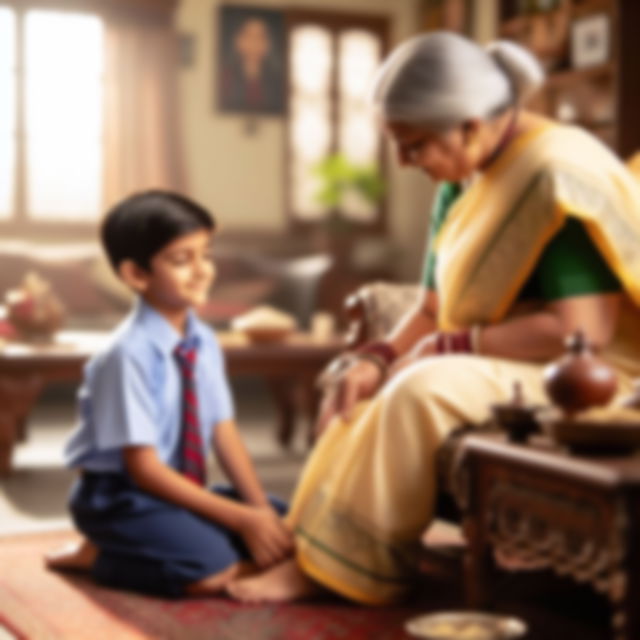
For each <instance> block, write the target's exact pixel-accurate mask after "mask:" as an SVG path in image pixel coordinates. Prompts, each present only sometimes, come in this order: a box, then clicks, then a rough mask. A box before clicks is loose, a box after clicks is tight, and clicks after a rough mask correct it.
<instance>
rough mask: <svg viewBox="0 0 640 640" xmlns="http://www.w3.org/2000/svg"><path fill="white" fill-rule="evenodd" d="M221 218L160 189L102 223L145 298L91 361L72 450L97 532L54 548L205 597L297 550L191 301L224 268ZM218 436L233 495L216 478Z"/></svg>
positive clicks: (129, 279)
mask: <svg viewBox="0 0 640 640" xmlns="http://www.w3.org/2000/svg"><path fill="white" fill-rule="evenodd" d="M214 227H215V223H214V220H213V219H212V217H211V215H210V214H209V213H208V212H207V211H206V210H205V209H203V208H202V207H200V206H199V205H197V204H196V203H194V202H192V201H190V200H188V199H187V198H184V197H182V196H179V195H177V194H173V193H168V192H163V191H149V192H145V193H141V194H137V195H134V196H132V197H130V198H128V199H126V200H124V201H123V202H121V203H120V204H118V205H116V206H115V207H114V208H113V209H112V210H111V211H109V213H108V214H107V216H106V219H105V220H104V223H103V226H102V230H101V239H102V243H103V246H104V248H105V250H106V253H107V255H108V257H109V260H110V262H111V265H112V266H113V268H114V269H115V271H116V273H117V274H118V275H119V277H120V278H121V279H122V280H123V281H124V282H125V283H126V284H127V285H128V286H129V287H130V288H131V289H132V290H133V291H134V292H135V293H137V294H138V295H137V302H136V305H135V307H134V309H133V311H132V313H131V315H130V316H129V317H128V318H127V319H126V320H124V322H123V323H122V324H121V325H120V326H119V327H118V328H117V329H116V330H115V332H114V333H113V336H112V339H111V340H110V343H109V345H108V346H107V347H106V348H105V349H104V350H103V351H102V352H101V353H99V354H98V355H97V356H95V357H94V358H92V360H91V361H90V362H89V364H88V365H87V367H86V369H85V377H84V383H83V385H82V387H81V389H80V392H79V410H80V423H79V426H78V428H77V429H76V431H75V432H74V433H73V434H72V436H71V438H70V440H69V442H68V443H67V446H66V450H65V457H66V462H67V464H68V465H69V466H72V467H75V468H78V469H79V470H80V472H81V475H80V478H79V480H78V482H77V483H76V486H75V487H74V489H73V491H72V495H71V500H70V507H71V512H72V515H73V518H74V521H75V523H76V526H77V527H78V528H79V529H80V531H82V533H84V534H85V536H86V538H87V539H86V540H85V541H83V542H82V543H81V544H79V545H76V546H75V547H73V548H68V549H65V550H61V551H59V552H56V553H52V554H50V555H49V557H48V559H47V563H48V565H49V567H51V568H56V569H80V570H89V571H92V572H93V574H94V576H95V578H96V579H97V580H98V581H99V582H101V583H103V584H106V585H108V586H112V587H116V588H124V589H132V590H136V591H141V592H146V593H154V594H159V595H168V596H181V595H205V594H211V593H217V592H219V591H221V590H222V589H223V588H224V587H225V585H226V584H227V583H228V581H229V580H231V579H232V578H234V577H236V576H237V575H238V573H239V571H240V568H241V566H242V563H243V561H246V560H247V559H249V558H253V560H254V561H255V563H256V564H257V565H258V566H260V567H266V566H269V565H271V564H273V563H274V562H276V561H278V560H280V559H282V558H283V557H285V556H286V555H287V554H288V553H290V551H291V545H292V538H291V534H290V532H289V531H288V530H287V529H286V528H285V526H284V524H283V523H282V521H281V520H280V517H279V515H278V512H280V513H282V512H283V511H284V506H283V505H281V504H278V505H276V503H275V501H271V502H270V501H269V499H267V497H266V495H265V493H264V491H263V489H262V487H261V486H260V483H259V481H258V479H257V476H256V473H255V471H254V468H253V465H252V463H251V461H250V459H249V456H248V454H247V451H246V449H245V448H244V445H243V443H242V441H241V439H240V437H239V434H238V432H237V430H236V426H235V423H234V421H233V416H232V413H233V409H232V402H231V397H230V393H229V388H228V385H227V381H226V378H225V373H224V362H223V357H222V353H221V351H220V347H219V345H218V343H217V341H216V338H215V336H214V334H213V333H212V332H211V331H210V330H209V329H208V328H207V327H206V325H204V324H203V323H202V322H201V321H200V320H198V319H197V317H196V315H195V313H194V312H193V309H192V308H193V307H194V306H197V305H199V304H202V303H203V302H204V301H205V300H206V297H207V293H208V290H209V287H210V285H211V283H212V280H213V277H214V272H215V268H214V264H213V261H212V256H211V240H212V236H213V232H214ZM211 441H212V442H213V444H214V446H215V449H216V452H217V454H218V457H219V459H220V462H221V464H222V467H223V469H224V470H225V471H226V473H227V475H228V476H229V478H230V480H231V481H232V483H233V485H234V489H235V491H231V490H226V491H222V490H217V491H214V492H213V493H212V492H210V491H209V490H208V489H207V488H206V486H205V462H204V461H205V450H206V445H207V443H209V442H211Z"/></svg>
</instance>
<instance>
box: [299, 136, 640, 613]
mask: <svg viewBox="0 0 640 640" xmlns="http://www.w3.org/2000/svg"><path fill="white" fill-rule="evenodd" d="M454 207H455V208H454V209H453V210H452V211H451V213H450V215H449V216H448V218H447V221H446V222H445V225H444V227H443V228H442V229H441V232H440V233H439V235H438V245H437V249H438V263H437V271H436V279H437V284H438V292H439V300H440V305H441V306H440V309H439V318H438V320H439V324H440V326H441V327H443V328H444V329H455V328H463V327H468V326H470V325H473V324H476V323H489V322H496V321H499V320H501V319H503V318H505V317H507V316H508V314H509V310H510V307H511V305H512V304H513V302H514V300H515V298H516V295H517V293H518V290H519V288H520V287H521V286H522V284H523V283H524V282H525V280H526V278H527V276H528V275H529V273H530V272H531V270H532V269H533V268H534V267H535V264H536V261H537V259H538V257H539V256H540V254H541V252H542V250H543V248H544V245H545V243H546V242H548V240H549V239H550V238H551V237H552V236H553V235H554V234H555V233H556V231H557V230H558V229H559V228H560V227H561V225H562V223H563V220H564V218H565V217H566V216H567V215H573V216H577V217H579V218H580V219H581V220H582V221H583V222H584V224H585V226H586V228H587V230H588V232H589V234H590V235H591V237H592V238H593V240H594V243H595V244H596V246H597V248H598V249H599V250H600V251H601V252H602V254H603V255H604V256H605V258H606V260H607V261H608V263H609V265H610V266H611V268H612V270H613V271H614V272H615V273H616V275H617V276H618V278H619V280H620V281H621V283H622V284H623V287H624V289H625V292H626V295H627V298H628V301H627V305H626V311H625V313H624V314H623V318H622V320H621V322H620V327H619V328H620V331H619V332H618V336H617V338H616V341H615V343H614V345H613V347H612V348H611V349H610V353H609V354H608V355H609V356H610V357H611V360H612V362H613V363H614V364H615V365H616V366H617V367H618V369H619V371H621V372H623V373H624V372H632V371H638V370H640V367H639V366H638V363H640V350H639V349H638V341H637V340H632V339H631V336H630V335H629V330H630V329H634V330H635V331H636V332H637V327H638V326H640V324H637V318H638V314H637V304H638V303H639V302H640V281H639V280H638V274H640V252H638V250H637V248H638V247H640V190H639V189H638V186H637V185H636V183H635V181H634V179H633V178H632V177H631V176H630V175H628V174H627V173H626V171H625V169H624V167H623V166H622V165H621V164H620V163H619V161H617V160H616V159H615V158H614V157H613V156H612V155H611V154H610V153H609V152H608V151H607V150H606V149H605V148H604V147H602V146H601V145H600V144H599V143H597V142H596V141H594V140H592V139H591V138H590V137H589V136H588V135H586V134H584V133H582V132H581V131H579V130H577V129H573V128H568V127H561V126H552V125H550V126H548V127H544V128H540V129H537V130H535V131H532V132H530V133H528V134H526V135H524V136H522V137H520V138H518V139H516V140H514V141H513V142H512V143H511V145H510V146H509V147H508V148H507V149H505V151H504V152H503V154H502V156H501V157H500V158H499V160H498V161H497V162H496V163H495V165H493V166H492V167H491V168H490V170H489V171H487V172H486V174H484V175H483V176H481V177H480V178H479V179H478V180H477V181H476V182H475V183H474V184H473V186H472V187H471V188H470V189H469V190H468V191H467V192H466V193H465V195H464V196H463V197H462V198H460V199H459V200H458V202H457V203H456V204H455V205H454ZM634 321H635V322H636V324H635V327H634V326H633V322H634ZM514 380H520V381H521V382H522V383H523V386H524V388H525V389H526V393H527V397H528V398H529V399H530V400H531V401H532V402H543V401H545V396H544V393H543V390H542V384H541V365H539V364H535V363H526V362H516V361H509V360H500V359H494V358H487V357H481V356H473V355H447V356H439V357H437V358H427V359H425V360H424V361H423V362H420V363H417V364H416V365H414V366H412V367H410V368H408V369H407V370H405V371H404V372H402V373H401V374H400V375H399V376H398V377H397V378H394V379H393V380H392V381H391V382H390V383H389V384H387V386H386V387H385V388H384V389H383V390H382V391H381V392H380V393H379V394H378V396H377V397H376V398H375V399H373V400H372V401H371V402H369V403H363V404H362V405H361V406H360V407H358V411H357V412H356V415H354V416H353V418H352V420H351V421H350V423H349V424H345V423H343V422H342V421H340V420H336V421H334V423H332V425H331V426H330V427H329V429H328V430H327V432H326V433H325V435H324V436H323V437H322V439H321V440H320V442H319V444H318V446H317V447H316V449H315V450H314V452H313V453H312V455H311V456H310V458H309V461H308V463H307V466H306V467H305V470H304V472H303V475H302V477H301V481H300V483H299V486H298V489H297V491H296V494H295V496H294V499H293V504H292V509H291V512H290V515H289V521H290V523H291V524H292V525H293V527H294V529H295V532H296V545H297V561H298V563H299V565H300V567H301V568H302V569H303V570H304V571H305V572H306V573H307V574H308V575H310V576H311V577H312V578H314V579H315V580H317V581H318V582H320V583H321V584H324V585H325V586H327V587H329V588H330V589H332V590H334V591H336V592H338V593H341V594H343V595H345V596H347V597H348V598H351V599H353V600H356V601H359V602H363V603H367V604H385V603H389V602H392V601H394V600H396V599H397V598H399V597H401V596H402V595H403V594H404V593H405V591H406V589H407V587H408V585H409V584H410V578H411V575H412V573H413V572H414V569H415V567H416V553H417V550H418V548H419V538H420V535H421V533H422V532H423V531H424V529H425V528H426V526H427V525H428V523H429V521H430V519H431V517H432V515H433V505H434V500H435V494H436V487H435V481H436V477H435V474H436V472H435V456H436V452H437V449H438V447H439V446H440V444H441V443H442V441H443V439H444V438H446V437H447V435H448V434H449V433H450V432H451V430H452V429H454V428H455V427H456V426H459V425H460V424H462V423H478V422H480V421H482V420H484V419H485V418H486V417H488V412H489V409H488V407H489V406H490V405H491V404H492V403H494V402H499V401H506V400H507V399H508V398H509V397H510V395H511V390H512V384H513V381H514ZM625 380H627V382H628V378H625ZM624 386H627V385H626V384H625V385H623V387H624Z"/></svg>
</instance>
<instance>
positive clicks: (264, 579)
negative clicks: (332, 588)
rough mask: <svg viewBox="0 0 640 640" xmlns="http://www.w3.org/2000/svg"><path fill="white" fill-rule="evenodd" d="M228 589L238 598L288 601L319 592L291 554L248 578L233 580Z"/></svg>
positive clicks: (248, 600)
mask: <svg viewBox="0 0 640 640" xmlns="http://www.w3.org/2000/svg"><path fill="white" fill-rule="evenodd" d="M227 593H228V594H229V595H230V596H231V597H232V598H234V599H235V600H240V602H291V601H292V600H301V599H303V598H308V597H310V596H314V595H317V594H320V593H322V588H321V587H320V586H319V585H317V584H316V583H315V582H313V580H311V579H310V578H308V577H307V576H306V575H305V574H304V573H303V572H302V570H301V569H300V567H299V566H298V565H297V564H296V561H295V560H294V559H293V558H290V559H288V560H285V561H284V562H281V563H280V564H276V565H274V566H273V567H271V568H270V569H267V570H266V571H263V572H262V573H259V574H258V575H255V576H251V577H249V578H240V579H237V580H232V581H231V582H230V583H229V584H228V585H227Z"/></svg>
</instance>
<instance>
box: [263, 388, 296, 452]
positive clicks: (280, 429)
mask: <svg viewBox="0 0 640 640" xmlns="http://www.w3.org/2000/svg"><path fill="white" fill-rule="evenodd" d="M268 385H269V389H270V390H271V395H272V396H273V399H274V401H275V403H276V408H277V410H278V426H277V432H276V437H277V439H278V442H279V443H280V444H281V445H282V446H283V447H289V446H290V445H291V440H292V439H293V434H294V431H295V426H296V415H297V410H296V409H297V406H296V405H297V402H296V394H297V384H296V382H295V381H293V380H281V379H272V380H269V381H268Z"/></svg>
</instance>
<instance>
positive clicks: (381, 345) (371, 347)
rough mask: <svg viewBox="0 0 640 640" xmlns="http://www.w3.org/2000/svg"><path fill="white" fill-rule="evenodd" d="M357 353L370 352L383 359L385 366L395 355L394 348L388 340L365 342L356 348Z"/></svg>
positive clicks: (396, 355)
mask: <svg viewBox="0 0 640 640" xmlns="http://www.w3.org/2000/svg"><path fill="white" fill-rule="evenodd" d="M358 353H370V354H372V355H374V356H378V357H380V358H382V360H384V362H385V363H386V365H387V366H389V365H390V364H391V363H392V362H393V361H394V360H395V359H396V358H397V357H398V354H397V352H396V350H395V349H394V348H393V346H392V345H390V344H389V343H388V342H382V341H379V342H367V344H364V345H362V346H361V347H360V348H359V349H358Z"/></svg>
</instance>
